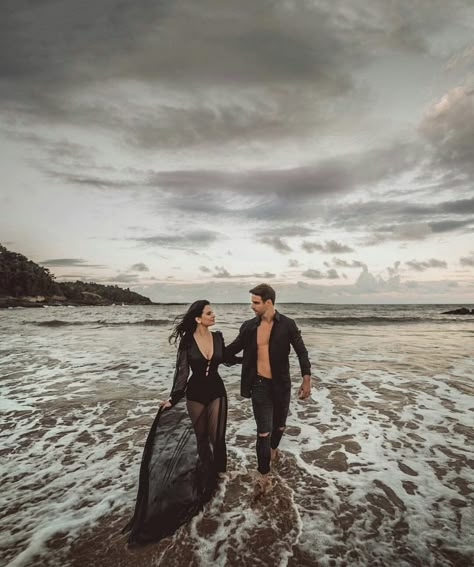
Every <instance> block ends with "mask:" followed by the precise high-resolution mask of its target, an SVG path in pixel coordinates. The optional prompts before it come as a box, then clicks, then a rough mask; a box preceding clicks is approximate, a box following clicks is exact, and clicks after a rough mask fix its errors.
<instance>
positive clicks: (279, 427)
mask: <svg viewBox="0 0 474 567" xmlns="http://www.w3.org/2000/svg"><path fill="white" fill-rule="evenodd" d="M250 293H251V294H252V296H251V302H252V305H251V307H252V310H253V311H254V313H255V315H256V317H255V318H254V319H250V320H249V321H245V323H244V324H243V325H242V326H241V328H240V331H239V335H238V337H237V338H236V339H235V341H233V342H232V343H231V344H230V345H229V346H228V347H227V349H226V352H228V353H229V354H230V355H235V354H237V353H238V352H240V351H241V350H243V351H244V353H243V361H242V380H241V395H242V396H243V397H245V398H252V407H253V414H254V417H255V421H256V424H257V460H258V472H259V475H258V477H257V483H256V486H255V496H256V497H258V496H260V495H261V494H264V493H265V492H267V491H268V490H269V489H270V488H271V481H270V478H269V474H268V473H269V472H270V462H271V461H272V460H274V459H275V458H276V454H277V449H278V445H279V444H280V440H281V438H282V435H283V432H284V430H285V427H286V418H287V415H288V409H289V405H290V393H291V381H290V370H289V359H288V358H289V354H290V345H292V346H293V348H294V350H295V352H296V354H297V355H298V360H299V363H300V368H301V374H302V376H303V383H302V384H301V386H300V388H299V391H298V396H299V398H300V399H304V398H307V397H308V396H309V395H310V394H311V364H310V362H309V359H308V352H307V350H306V347H305V345H304V342H303V339H302V338H301V332H300V331H299V329H298V327H297V326H296V323H295V322H294V321H293V319H290V318H289V317H285V315H282V314H281V313H279V312H278V311H276V309H275V299H276V294H275V290H274V289H273V288H272V287H271V286H269V285H267V284H260V285H258V286H257V287H254V288H253V289H251V290H250Z"/></svg>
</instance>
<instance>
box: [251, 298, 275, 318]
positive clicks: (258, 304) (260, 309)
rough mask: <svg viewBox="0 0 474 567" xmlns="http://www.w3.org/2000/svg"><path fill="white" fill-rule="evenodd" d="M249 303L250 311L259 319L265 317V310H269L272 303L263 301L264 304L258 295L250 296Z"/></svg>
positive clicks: (268, 300)
mask: <svg viewBox="0 0 474 567" xmlns="http://www.w3.org/2000/svg"><path fill="white" fill-rule="evenodd" d="M250 302H251V308H252V311H253V312H254V313H255V315H258V316H259V317H262V315H265V313H266V311H267V309H269V308H270V307H271V306H272V302H271V301H270V299H267V301H265V303H264V302H263V301H262V298H261V297H260V296H259V295H252V296H251V297H250Z"/></svg>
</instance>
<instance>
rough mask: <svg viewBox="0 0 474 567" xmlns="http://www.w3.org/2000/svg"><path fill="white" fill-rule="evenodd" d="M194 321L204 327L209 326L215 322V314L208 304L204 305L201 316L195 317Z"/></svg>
mask: <svg viewBox="0 0 474 567" xmlns="http://www.w3.org/2000/svg"><path fill="white" fill-rule="evenodd" d="M196 321H197V322H198V323H201V324H202V325H204V326H205V327H211V326H212V325H214V323H215V322H216V315H215V313H214V311H213V310H212V307H211V306H210V305H205V306H204V309H203V310H202V313H201V316H200V317H196Z"/></svg>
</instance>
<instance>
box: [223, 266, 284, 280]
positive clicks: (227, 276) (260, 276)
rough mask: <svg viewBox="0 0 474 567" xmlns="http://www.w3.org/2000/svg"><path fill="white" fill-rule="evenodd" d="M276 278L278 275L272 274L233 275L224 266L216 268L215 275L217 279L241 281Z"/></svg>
mask: <svg viewBox="0 0 474 567" xmlns="http://www.w3.org/2000/svg"><path fill="white" fill-rule="evenodd" d="M275 276H276V274H272V273H271V272H264V273H254V274H231V273H230V272H229V270H227V269H226V268H224V266H216V267H215V272H214V274H213V277H214V278H217V279H240V278H258V279H271V278H274V277H275Z"/></svg>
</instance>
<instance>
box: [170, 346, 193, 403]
mask: <svg viewBox="0 0 474 567" xmlns="http://www.w3.org/2000/svg"><path fill="white" fill-rule="evenodd" d="M188 378H189V360H188V349H187V348H186V347H185V346H184V345H183V344H180V345H179V348H178V354H177V356H176V369H175V371H174V378H173V387H172V388H171V394H170V399H169V401H170V402H171V405H172V406H174V405H175V404H177V403H178V402H179V400H180V399H181V398H182V397H183V396H184V394H185V393H186V386H187V385H188Z"/></svg>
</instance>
